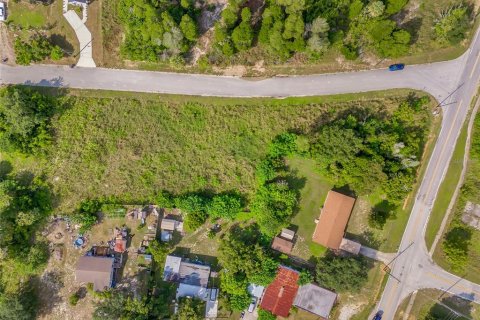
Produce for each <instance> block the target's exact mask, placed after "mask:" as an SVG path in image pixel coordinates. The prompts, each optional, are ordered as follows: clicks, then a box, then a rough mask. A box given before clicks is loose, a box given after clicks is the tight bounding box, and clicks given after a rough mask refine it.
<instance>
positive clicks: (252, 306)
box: [248, 298, 257, 313]
mask: <svg viewBox="0 0 480 320" xmlns="http://www.w3.org/2000/svg"><path fill="white" fill-rule="evenodd" d="M256 305H257V299H255V298H253V299H252V302H251V303H250V305H249V306H248V312H250V313H252V312H253V310H255V306H256Z"/></svg>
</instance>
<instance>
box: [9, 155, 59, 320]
mask: <svg viewBox="0 0 480 320" xmlns="http://www.w3.org/2000/svg"><path fill="white" fill-rule="evenodd" d="M0 166H1V168H2V173H1V176H0V220H1V221H2V224H1V227H0V251H1V253H2V256H1V259H0V319H33V318H35V314H36V302H37V297H36V295H35V292H34V291H33V289H32V285H31V279H32V277H34V276H36V275H38V274H39V273H40V272H42V270H43V268H44V267H45V265H46V263H47V261H48V257H49V252H48V245H47V243H46V242H45V241H43V240H42V238H41V236H40V235H39V232H40V229H41V227H42V226H43V225H44V223H45V222H46V219H47V218H48V216H49V214H50V213H51V211H52V204H51V194H50V188H49V186H48V185H47V183H45V181H44V180H43V179H42V178H41V177H38V176H37V177H35V176H34V175H32V174H31V173H29V172H19V173H13V172H11V170H13V168H11V166H10V165H9V163H6V162H2V163H0ZM6 169H8V170H6Z"/></svg>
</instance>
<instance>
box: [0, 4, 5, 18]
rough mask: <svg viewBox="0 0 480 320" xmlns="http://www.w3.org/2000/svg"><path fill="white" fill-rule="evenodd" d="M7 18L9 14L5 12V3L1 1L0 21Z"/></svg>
mask: <svg viewBox="0 0 480 320" xmlns="http://www.w3.org/2000/svg"><path fill="white" fill-rule="evenodd" d="M6 19H7V14H6V13H5V3H4V2H0V21H5V20H6Z"/></svg>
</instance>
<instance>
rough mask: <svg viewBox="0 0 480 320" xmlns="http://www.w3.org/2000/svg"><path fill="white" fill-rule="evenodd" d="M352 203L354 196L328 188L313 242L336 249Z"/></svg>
mask: <svg viewBox="0 0 480 320" xmlns="http://www.w3.org/2000/svg"><path fill="white" fill-rule="evenodd" d="M354 204H355V198H352V197H349V196H346V195H344V194H341V193H338V192H336V191H333V190H330V191H329V192H328V195H327V199H326V200H325V204H324V206H323V209H322V211H321V213H320V218H319V219H318V222H317V226H316V227H315V232H314V233H313V237H312V240H313V242H316V243H318V244H321V245H322V246H325V247H328V248H330V249H333V250H338V249H339V248H340V244H341V242H342V238H343V234H344V233H345V228H346V227H347V223H348V219H349V218H350V214H351V213H352V209H353V206H354Z"/></svg>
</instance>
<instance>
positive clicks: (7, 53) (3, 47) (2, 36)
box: [0, 23, 15, 65]
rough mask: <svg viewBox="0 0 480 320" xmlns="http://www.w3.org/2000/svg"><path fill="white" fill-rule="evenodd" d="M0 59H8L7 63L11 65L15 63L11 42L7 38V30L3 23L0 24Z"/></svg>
mask: <svg viewBox="0 0 480 320" xmlns="http://www.w3.org/2000/svg"><path fill="white" fill-rule="evenodd" d="M0 58H1V59H4V58H8V61H7V63H8V64H11V65H13V64H14V62H15V54H14V52H13V45H12V41H11V39H10V38H9V37H8V30H7V26H6V25H5V23H0Z"/></svg>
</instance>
